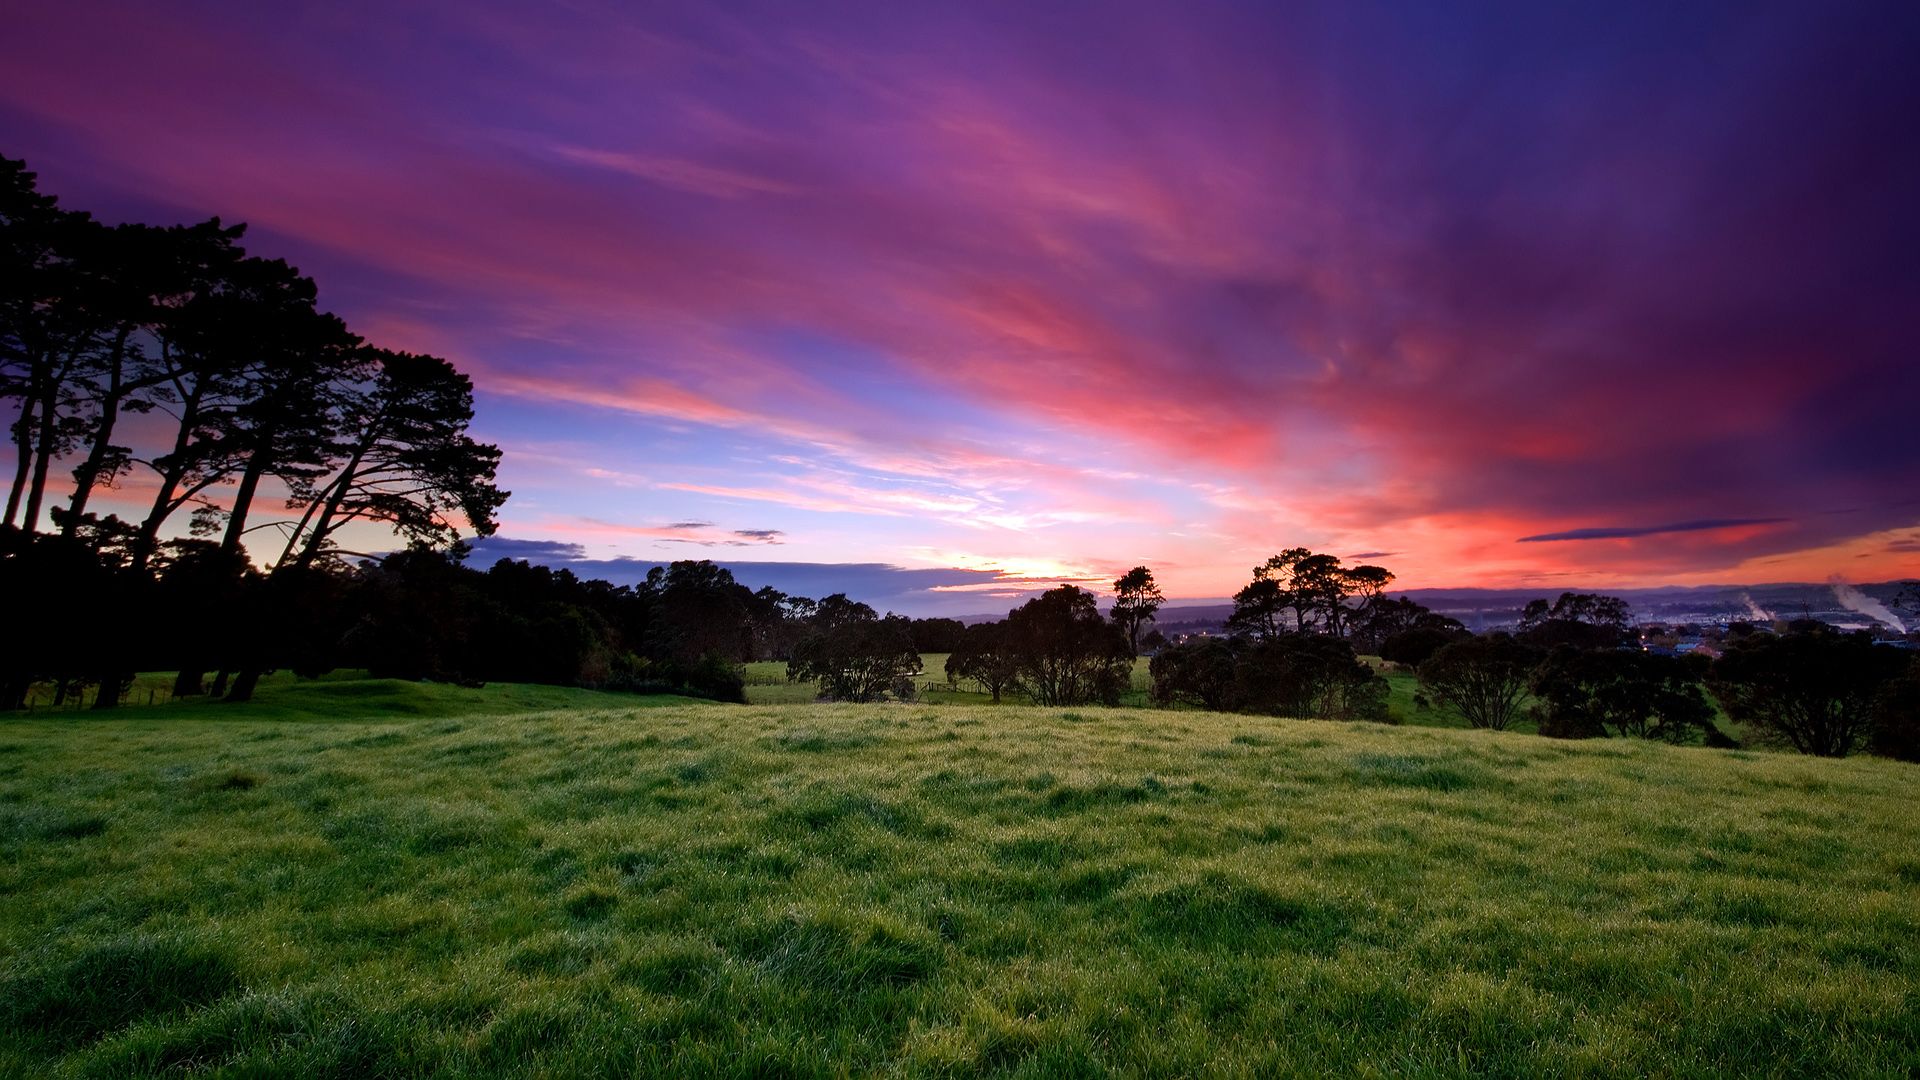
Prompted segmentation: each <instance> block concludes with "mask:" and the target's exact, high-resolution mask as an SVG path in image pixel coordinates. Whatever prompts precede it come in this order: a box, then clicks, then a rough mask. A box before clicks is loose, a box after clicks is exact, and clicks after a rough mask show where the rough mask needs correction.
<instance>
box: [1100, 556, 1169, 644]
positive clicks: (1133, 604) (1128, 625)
mask: <svg viewBox="0 0 1920 1080" xmlns="http://www.w3.org/2000/svg"><path fill="white" fill-rule="evenodd" d="M1166 600H1167V598H1166V597H1164V596H1162V595H1161V594H1160V586H1159V585H1158V584H1157V583H1155V581H1154V580H1153V571H1151V570H1149V569H1147V568H1146V567H1144V566H1136V567H1134V568H1133V569H1131V570H1129V571H1127V572H1126V573H1125V574H1122V575H1121V576H1120V579H1119V580H1117V581H1115V582H1114V583H1113V611H1112V615H1113V621H1114V623H1115V624H1116V625H1118V626H1119V627H1120V629H1121V630H1123V631H1125V632H1126V635H1127V648H1129V649H1131V650H1132V651H1133V654H1134V655H1135V656H1138V655H1140V628H1141V627H1143V626H1145V625H1146V624H1147V623H1150V622H1152V621H1153V613H1154V612H1156V611H1159V610H1160V605H1162V604H1164V603H1166Z"/></svg>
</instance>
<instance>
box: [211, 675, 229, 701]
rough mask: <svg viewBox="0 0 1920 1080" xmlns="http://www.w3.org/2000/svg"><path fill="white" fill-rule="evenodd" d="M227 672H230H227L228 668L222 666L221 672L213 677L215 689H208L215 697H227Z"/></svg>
mask: <svg viewBox="0 0 1920 1080" xmlns="http://www.w3.org/2000/svg"><path fill="white" fill-rule="evenodd" d="M227 674H228V673H227V669H226V668H221V669H220V673H219V674H218V675H215V676H214V677H213V689H212V690H209V691H208V693H209V694H210V695H211V696H213V697H225V696H226V693H227Z"/></svg>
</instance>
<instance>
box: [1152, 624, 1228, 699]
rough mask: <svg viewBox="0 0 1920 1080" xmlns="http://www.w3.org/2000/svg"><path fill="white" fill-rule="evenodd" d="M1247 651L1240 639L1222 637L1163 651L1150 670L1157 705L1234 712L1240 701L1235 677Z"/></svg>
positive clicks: (1185, 643)
mask: <svg viewBox="0 0 1920 1080" xmlns="http://www.w3.org/2000/svg"><path fill="white" fill-rule="evenodd" d="M1243 651H1244V650H1243V648H1242V646H1241V645H1240V644H1239V642H1238V641H1237V640H1236V639H1231V638H1221V637H1195V638H1190V639H1188V640H1186V641H1183V642H1181V643H1179V644H1177V645H1169V646H1167V647H1166V648H1164V649H1161V650H1160V651H1159V652H1158V653H1157V654H1155V655H1154V658H1153V662H1152V664H1151V665H1150V666H1149V668H1148V670H1149V671H1151V672H1152V673H1153V690H1152V698H1153V703H1154V704H1155V705H1161V706H1167V705H1192V706H1196V707H1198V708H1202V709H1213V710H1216V711H1220V712H1230V711H1232V710H1233V708H1234V706H1235V704H1236V703H1237V701H1238V697H1239V691H1238V688H1237V686H1236V684H1235V679H1234V673H1235V669H1236V668H1237V667H1238V666H1239V662H1240V654H1241V652H1243Z"/></svg>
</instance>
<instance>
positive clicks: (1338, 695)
mask: <svg viewBox="0 0 1920 1080" xmlns="http://www.w3.org/2000/svg"><path fill="white" fill-rule="evenodd" d="M1387 692H1388V691H1387V683H1386V680H1385V679H1382V678H1380V677H1379V676H1378V675H1375V674H1374V673H1373V669H1372V668H1369V667H1368V666H1367V665H1366V664H1364V663H1362V662H1361V661H1360V659H1359V658H1358V657H1356V656H1355V655H1354V653H1353V647H1352V646H1351V645H1348V644H1347V643H1346V642H1345V641H1342V640H1340V639H1339V638H1336V637H1331V636H1326V635H1321V634H1287V635H1284V636H1282V637H1277V638H1274V639H1272V640H1270V641H1258V642H1254V643H1252V644H1251V645H1249V646H1248V647H1247V648H1246V649H1245V650H1244V651H1243V652H1242V654H1241V656H1240V657H1239V662H1238V664H1236V666H1235V668H1234V700H1235V707H1236V708H1237V709H1238V710H1240V711H1243V712H1255V713H1264V714H1266V715H1269V716H1291V717H1296V718H1300V719H1319V720H1373V721H1384V720H1386V718H1387Z"/></svg>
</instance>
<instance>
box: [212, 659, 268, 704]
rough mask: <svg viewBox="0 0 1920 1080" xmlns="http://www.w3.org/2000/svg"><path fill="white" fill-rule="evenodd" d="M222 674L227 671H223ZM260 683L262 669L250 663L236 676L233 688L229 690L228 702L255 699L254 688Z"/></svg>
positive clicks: (234, 702) (236, 702) (235, 702)
mask: <svg viewBox="0 0 1920 1080" xmlns="http://www.w3.org/2000/svg"><path fill="white" fill-rule="evenodd" d="M221 674H222V676H224V675H225V674H226V673H225V672H222V673H221ZM259 684H260V669H259V668H257V667H255V666H253V665H252V664H248V665H247V666H245V667H243V668H241V669H240V673H239V674H238V675H236V676H234V679H233V688H232V689H230V690H228V691H227V696H226V699H225V700H226V703H227V704H229V705H234V704H238V703H240V702H246V701H252V700H253V688H254V687H255V686H258V685H259Z"/></svg>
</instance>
